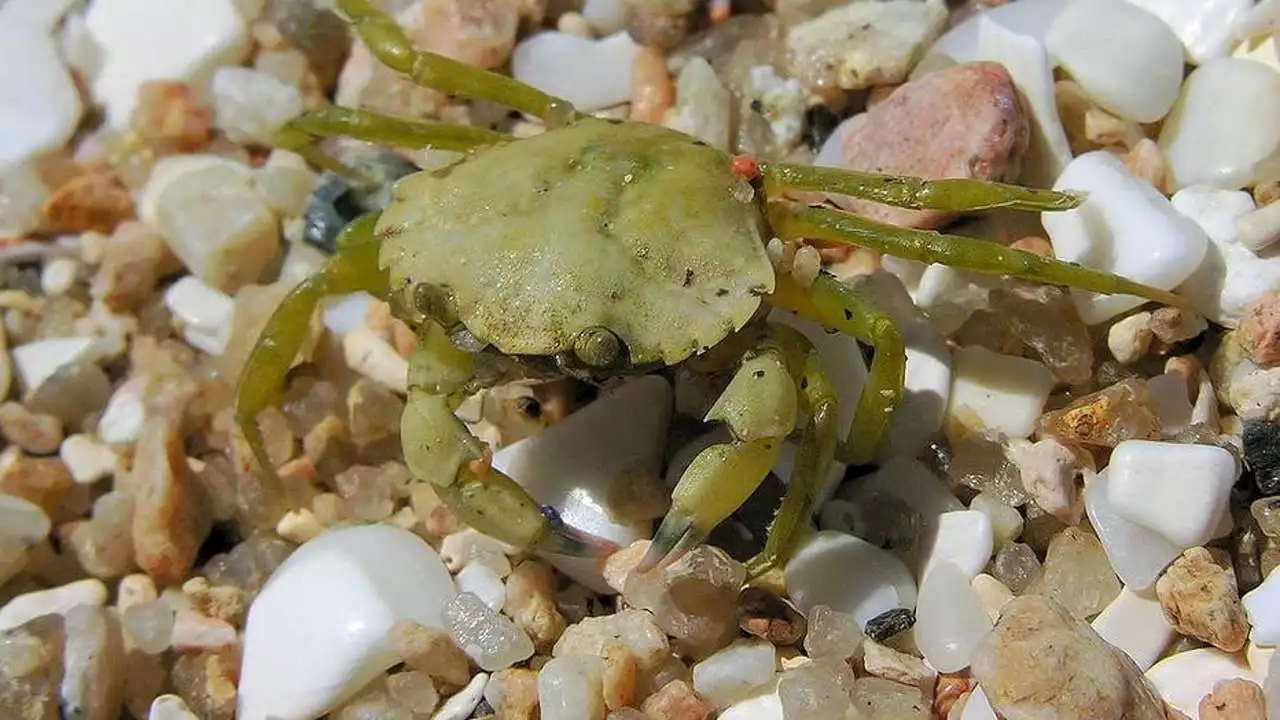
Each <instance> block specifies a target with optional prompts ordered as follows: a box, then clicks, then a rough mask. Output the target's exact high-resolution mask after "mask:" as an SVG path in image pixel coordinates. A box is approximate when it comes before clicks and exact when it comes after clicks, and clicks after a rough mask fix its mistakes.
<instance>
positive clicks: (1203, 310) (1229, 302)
mask: <svg viewBox="0 0 1280 720" xmlns="http://www.w3.org/2000/svg"><path fill="white" fill-rule="evenodd" d="M1173 207H1174V209H1175V210H1177V211H1178V212H1180V213H1182V214H1183V215H1186V216H1187V217H1188V218H1190V219H1191V220H1193V221H1194V222H1195V223H1196V224H1197V225H1199V226H1200V227H1201V228H1202V229H1203V230H1204V231H1205V233H1206V234H1207V235H1208V236H1209V239H1210V240H1211V241H1212V242H1211V243H1210V244H1209V249H1208V252H1207V253H1206V254H1205V257H1204V261H1203V262H1202V263H1201V264H1200V267H1199V268H1198V269H1197V270H1196V272H1195V273H1194V274H1192V276H1191V277H1189V278H1187V280H1186V282H1184V283H1183V284H1182V286H1181V287H1180V288H1179V289H1178V290H1179V292H1180V293H1181V294H1182V295H1184V296H1185V297H1186V298H1187V299H1188V300H1189V301H1190V303H1191V306H1192V307H1193V308H1195V310H1196V312H1198V313H1200V314H1201V315H1204V316H1205V317H1206V318H1208V319H1210V320H1212V321H1214V322H1216V323H1218V324H1220V325H1225V326H1227V327H1236V326H1237V325H1239V324H1240V317H1241V316H1242V315H1243V314H1244V311H1245V309H1247V308H1248V307H1249V306H1250V305H1252V304H1253V303H1254V302H1255V301H1256V300H1257V299H1258V298H1259V297H1260V296H1261V295H1262V294H1263V293H1265V292H1267V291H1268V290H1270V289H1272V288H1275V287H1280V248H1277V247H1276V246H1271V247H1269V248H1266V249H1263V250H1260V251H1258V252H1254V251H1252V250H1250V249H1249V248H1247V247H1245V246H1244V245H1243V244H1241V242H1240V241H1239V221H1240V219H1241V218H1243V217H1245V216H1247V215H1249V214H1250V213H1252V212H1254V210H1255V205H1254V202H1253V198H1252V197H1251V196H1250V195H1249V193H1247V192H1241V191H1237V190H1222V189H1219V188H1215V187H1213V186H1210V185H1193V186H1191V187H1188V188H1183V189H1182V190H1179V191H1178V192H1177V193H1175V194H1174V196H1173Z"/></svg>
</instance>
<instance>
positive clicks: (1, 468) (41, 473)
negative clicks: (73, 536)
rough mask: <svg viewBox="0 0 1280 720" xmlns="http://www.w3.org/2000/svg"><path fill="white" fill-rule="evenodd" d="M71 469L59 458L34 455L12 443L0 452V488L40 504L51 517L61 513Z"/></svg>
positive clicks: (69, 483)
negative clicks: (24, 451) (1, 453)
mask: <svg viewBox="0 0 1280 720" xmlns="http://www.w3.org/2000/svg"><path fill="white" fill-rule="evenodd" d="M71 484H72V481H71V472H70V471H68V470H67V466H66V465H65V464H64V463H63V462H62V460H61V459H59V458H33V457H28V456H27V455H24V454H23V453H22V451H21V449H20V448H18V447H16V446H11V447H10V448H9V449H8V450H6V451H5V454H4V455H3V456H0V492H4V493H8V494H9V495H14V496H16V497H20V498H22V499H23V500H26V501H28V502H31V503H34V504H36V505H39V506H40V508H41V509H42V510H44V511H45V513H46V514H47V515H49V516H50V517H58V516H60V515H62V514H63V513H62V511H61V508H62V502H63V500H64V499H65V498H66V497H67V494H68V492H69V491H70V489H71Z"/></svg>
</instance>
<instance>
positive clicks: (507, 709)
mask: <svg viewBox="0 0 1280 720" xmlns="http://www.w3.org/2000/svg"><path fill="white" fill-rule="evenodd" d="M484 699H485V700H486V701H487V702H488V703H489V706H490V707H492V708H493V712H494V715H495V720H537V718H538V673H537V672H536V671H534V670H527V669H524V668H507V669H506V670H499V671H498V672H496V673H494V674H493V675H491V676H490V677H489V682H488V684H486V685H485V686H484Z"/></svg>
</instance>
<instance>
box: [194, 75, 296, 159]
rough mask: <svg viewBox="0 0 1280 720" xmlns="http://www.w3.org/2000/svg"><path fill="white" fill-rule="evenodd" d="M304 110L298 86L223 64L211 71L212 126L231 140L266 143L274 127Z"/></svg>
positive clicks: (268, 141) (277, 127) (273, 131)
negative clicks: (221, 66) (223, 65)
mask: <svg viewBox="0 0 1280 720" xmlns="http://www.w3.org/2000/svg"><path fill="white" fill-rule="evenodd" d="M305 109H306V104H305V102H304V101H303V99H302V93H301V92H300V91H299V90H298V88H296V87H294V86H292V85H289V84H287V83H285V82H283V81H281V80H279V79H277V78H276V77H275V76H273V75H270V74H268V73H265V72H262V71H259V70H254V69H252V68H245V67H224V68H219V69H218V71H217V72H215V73H214V74H213V111H214V125H215V127H217V128H218V129H220V130H222V131H223V132H225V133H226V135H227V137H228V138H229V139H231V140H233V141H235V142H239V143H247V142H256V143H262V144H269V143H270V142H271V141H272V137H273V135H274V134H275V132H276V130H278V129H280V127H281V126H282V125H284V123H285V122H286V121H288V120H290V119H292V118H293V117H294V116H296V115H299V114H301V113H302V111H303V110H305Z"/></svg>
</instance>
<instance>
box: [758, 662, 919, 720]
mask: <svg viewBox="0 0 1280 720" xmlns="http://www.w3.org/2000/svg"><path fill="white" fill-rule="evenodd" d="M913 659H914V658H913ZM916 661H917V662H919V660H916ZM853 682H854V678H853V672H852V671H851V670H850V669H849V667H848V666H847V665H845V664H844V663H836V662H821V661H819V662H806V663H804V664H803V665H799V666H796V667H792V668H787V670H786V672H784V673H783V674H782V676H781V677H779V679H778V700H779V701H780V702H781V704H782V714H783V717H787V718H814V719H815V720H822V719H825V718H834V719H835V720H840V719H842V718H845V717H846V716H847V714H848V713H849V711H850V698H849V690H850V689H852V688H851V686H852V685H853Z"/></svg>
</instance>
